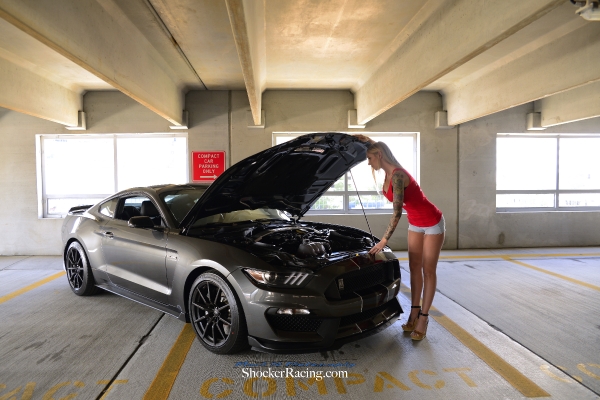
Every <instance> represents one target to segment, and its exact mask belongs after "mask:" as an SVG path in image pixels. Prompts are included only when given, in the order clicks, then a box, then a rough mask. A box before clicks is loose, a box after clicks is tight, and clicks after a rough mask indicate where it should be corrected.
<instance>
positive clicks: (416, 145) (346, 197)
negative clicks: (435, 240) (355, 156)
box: [272, 131, 421, 216]
mask: <svg viewBox="0 0 600 400" xmlns="http://www.w3.org/2000/svg"><path fill="white" fill-rule="evenodd" d="M308 133H319V132H314V131H311V132H273V134H272V145H273V146H275V145H276V140H277V139H276V138H277V137H298V136H301V135H305V134H308ZM322 133H327V132H322ZM341 133H346V134H348V135H353V134H357V132H341ZM364 134H365V135H367V136H368V137H370V138H372V139H374V140H377V139H376V138H378V137H402V136H404V137H407V136H409V137H413V139H414V140H413V152H414V162H415V165H414V166H413V167H414V171H415V173H414V175H413V178H415V180H416V181H417V183H420V165H421V162H420V161H421V158H420V153H421V152H420V142H421V141H420V132H364ZM350 179H353V177H352V174H351V171H348V173H346V174H344V190H343V191H337V192H329V191H327V192H325V193H323V195H322V196H321V197H323V196H339V197H343V205H344V208H342V209H338V210H335V209H330V210H309V211H308V212H307V213H306V214H305V215H307V216H315V215H356V214H360V215H363V211H364V213H366V214H372V215H376V214H392V213H393V211H394V210H393V208H392V207H390V208H387V209H383V208H378V209H369V208H357V209H350V208H349V204H350V196H356V195H357V193H358V194H359V198H362V197H363V196H370V195H383V193H381V192H379V193H378V192H377V191H376V190H369V191H362V190H361V191H358V190H354V191H351V190H349V189H348V183H349V180H350ZM354 186H355V187H356V185H354ZM317 201H318V200H317ZM361 201H362V200H361ZM390 205H391V203H390ZM402 213H403V214H405V213H406V212H405V211H404V210H402Z"/></svg>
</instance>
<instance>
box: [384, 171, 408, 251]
mask: <svg viewBox="0 0 600 400" xmlns="http://www.w3.org/2000/svg"><path fill="white" fill-rule="evenodd" d="M404 176H405V175H404V172H402V171H396V172H395V173H394V175H392V187H393V188H394V214H393V215H392V219H391V220H390V224H389V225H388V227H387V229H386V231H385V234H384V235H383V237H384V238H385V239H386V240H390V238H391V237H392V234H393V233H394V230H396V226H397V225H398V221H400V217H401V216H402V205H403V204H404Z"/></svg>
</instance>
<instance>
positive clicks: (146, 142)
mask: <svg viewBox="0 0 600 400" xmlns="http://www.w3.org/2000/svg"><path fill="white" fill-rule="evenodd" d="M37 144H38V196H39V201H40V207H39V215H40V216H42V217H61V216H64V215H66V213H67V212H68V211H69V209H70V208H71V207H75V206H78V205H90V204H95V203H97V202H98V201H100V200H101V199H103V198H105V197H107V196H109V195H111V194H113V193H115V192H118V191H120V190H124V189H128V188H130V187H135V186H149V185H156V184H166V183H185V182H187V181H188V157H187V135H186V134H143V135H142V134H138V135H111V134H104V135H37ZM113 211H114V210H113Z"/></svg>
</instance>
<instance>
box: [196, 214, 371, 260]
mask: <svg viewBox="0 0 600 400" xmlns="http://www.w3.org/2000/svg"><path fill="white" fill-rule="evenodd" d="M191 235H192V236H195V237H199V238H202V239H207V240H213V241H218V242H221V243H226V244H229V245H233V246H235V247H239V248H242V249H244V250H246V251H249V252H250V253H252V254H254V255H255V256H257V257H259V258H261V259H263V260H264V261H267V262H268V263H270V264H274V265H280V266H290V267H292V266H298V267H306V268H318V267H323V266H325V265H327V264H330V263H331V262H335V261H339V260H341V259H344V258H346V257H350V256H353V255H355V254H356V253H357V252H363V251H366V250H369V249H370V248H371V247H373V246H374V245H375V241H374V240H375V239H374V238H373V237H372V236H370V235H369V234H367V233H366V232H363V231H360V230H358V229H354V228H350V227H347V226H339V225H330V224H322V223H312V222H302V223H299V222H281V221H278V222H276V223H259V222H252V223H250V221H248V222H246V223H243V224H233V225H227V226H214V227H213V226H210V227H203V228H202V229H195V230H194V231H193V233H191Z"/></svg>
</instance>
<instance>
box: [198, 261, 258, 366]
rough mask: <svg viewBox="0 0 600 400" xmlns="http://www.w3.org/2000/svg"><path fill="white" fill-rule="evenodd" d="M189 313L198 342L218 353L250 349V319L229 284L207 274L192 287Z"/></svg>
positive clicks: (212, 274)
mask: <svg viewBox="0 0 600 400" xmlns="http://www.w3.org/2000/svg"><path fill="white" fill-rule="evenodd" d="M188 310H189V312H190V320H191V323H192V326H193V327H194V330H195V331H196V335H197V336H198V340H200V343H202V345H203V346H204V347H206V348H207V349H208V350H210V351H212V352H213V353H216V354H232V353H236V352H239V351H241V350H243V349H245V348H247V347H248V330H247V327H246V319H245V317H244V311H243V310H242V308H241V306H240V304H239V301H238V300H237V297H236V296H235V294H234V293H233V291H232V289H231V288H230V286H229V284H228V283H227V282H226V281H225V280H224V279H223V278H222V277H221V276H220V275H217V274H216V273H212V272H205V273H203V274H202V275H200V276H199V277H198V278H197V279H196V280H195V281H194V284H193V285H192V290H191V292H190V297H189V303H188Z"/></svg>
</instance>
